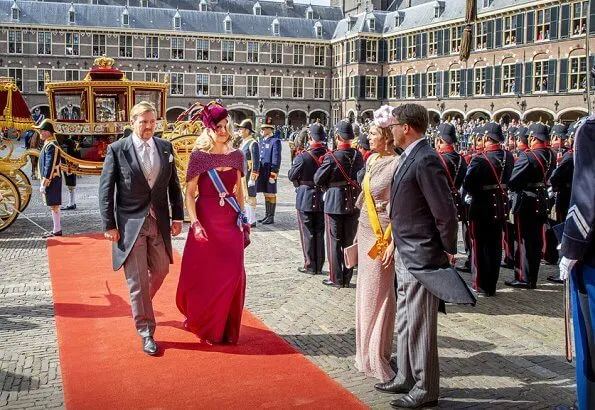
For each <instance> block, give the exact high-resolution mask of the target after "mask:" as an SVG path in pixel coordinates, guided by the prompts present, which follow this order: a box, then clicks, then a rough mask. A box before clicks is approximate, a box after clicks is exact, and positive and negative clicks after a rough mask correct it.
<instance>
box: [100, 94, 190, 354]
mask: <svg viewBox="0 0 595 410" xmlns="http://www.w3.org/2000/svg"><path fill="white" fill-rule="evenodd" d="M130 118H131V119H130V123H131V124H132V128H133V133H132V134H131V135H130V136H129V137H126V138H122V139H121V140H119V141H117V142H114V143H112V144H110V145H109V147H108V150H107V155H106V157H105V162H104V163H103V171H102V173H101V179H100V182H99V207H100V211H101V217H102V219H103V227H104V230H105V234H104V235H105V237H106V238H107V239H109V240H110V241H112V242H113V247H112V262H113V268H114V270H118V269H120V268H121V267H122V266H124V273H125V275H126V282H127V284H128V289H129V291H130V304H131V305H132V315H133V318H134V324H135V326H136V330H137V331H138V333H139V334H140V335H141V337H142V338H143V343H142V345H143V351H144V352H145V353H147V354H149V355H156V354H157V353H158V351H159V347H158V346H157V344H156V343H155V340H154V339H153V334H154V332H155V315H154V313H153V304H152V302H151V300H152V299H153V296H155V293H157V290H159V288H160V287H161V284H162V283H163V280H164V279H165V276H166V275H167V273H168V271H169V264H170V263H173V253H172V246H171V236H170V234H171V235H173V236H176V235H178V234H179V233H180V232H181V230H182V220H183V219H184V208H183V201H182V191H181V189H180V182H179V180H178V174H177V172H176V166H175V161H174V157H173V147H172V145H171V143H170V142H169V141H166V140H163V139H161V138H156V137H153V133H154V132H155V123H156V118H157V115H156V109H155V106H154V105H153V104H152V103H149V102H145V101H143V102H140V103H138V104H137V105H135V106H134V107H133V108H132V110H131V111H130ZM169 205H171V215H172V218H171V219H172V220H173V222H172V223H171V225H170V216H169V214H170V209H169Z"/></svg>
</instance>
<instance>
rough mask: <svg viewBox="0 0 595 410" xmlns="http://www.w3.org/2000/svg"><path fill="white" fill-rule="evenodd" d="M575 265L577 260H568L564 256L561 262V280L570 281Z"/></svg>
mask: <svg viewBox="0 0 595 410" xmlns="http://www.w3.org/2000/svg"><path fill="white" fill-rule="evenodd" d="M575 264H576V259H568V258H566V257H565V256H562V260H561V261H560V279H562V280H566V279H568V277H569V276H570V271H571V270H572V268H574V265H575Z"/></svg>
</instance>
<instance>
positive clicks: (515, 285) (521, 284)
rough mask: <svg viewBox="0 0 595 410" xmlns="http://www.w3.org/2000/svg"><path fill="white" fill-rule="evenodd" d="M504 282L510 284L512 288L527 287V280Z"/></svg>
mask: <svg viewBox="0 0 595 410" xmlns="http://www.w3.org/2000/svg"><path fill="white" fill-rule="evenodd" d="M504 284H505V285H506V286H512V287H513V288H522V289H529V288H530V286H529V282H526V281H524V280H518V279H515V280H507V281H506V282H504Z"/></svg>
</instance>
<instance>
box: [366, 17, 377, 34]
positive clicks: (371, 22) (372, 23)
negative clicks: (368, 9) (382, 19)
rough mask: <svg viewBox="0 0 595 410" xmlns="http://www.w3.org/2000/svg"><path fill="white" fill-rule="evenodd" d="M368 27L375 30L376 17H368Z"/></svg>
mask: <svg viewBox="0 0 595 410" xmlns="http://www.w3.org/2000/svg"><path fill="white" fill-rule="evenodd" d="M368 28H369V29H370V31H376V19H375V18H374V17H372V18H369V19H368Z"/></svg>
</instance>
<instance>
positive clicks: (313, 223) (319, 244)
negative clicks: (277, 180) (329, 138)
mask: <svg viewBox="0 0 595 410" xmlns="http://www.w3.org/2000/svg"><path fill="white" fill-rule="evenodd" d="M308 135H309V140H310V146H309V148H308V150H307V151H303V152H302V153H300V154H298V155H297V156H296V157H295V159H294V160H293V165H292V166H291V169H290V170H289V174H288V177H289V180H290V181H291V182H293V185H294V186H295V187H296V190H295V192H296V199H295V208H296V209H297V218H298V226H299V228H300V238H301V240H302V250H303V252H304V266H302V267H299V268H298V271H300V272H302V273H309V274H311V275H315V274H322V266H323V265H324V202H323V200H322V190H321V189H320V187H318V186H317V185H315V184H314V174H315V173H316V170H318V168H320V163H321V162H322V157H323V156H324V155H325V154H326V153H327V152H328V150H327V148H326V146H325V145H324V144H323V142H325V141H326V132H324V128H323V127H322V124H319V123H314V124H312V126H310V130H309V132H308Z"/></svg>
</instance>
